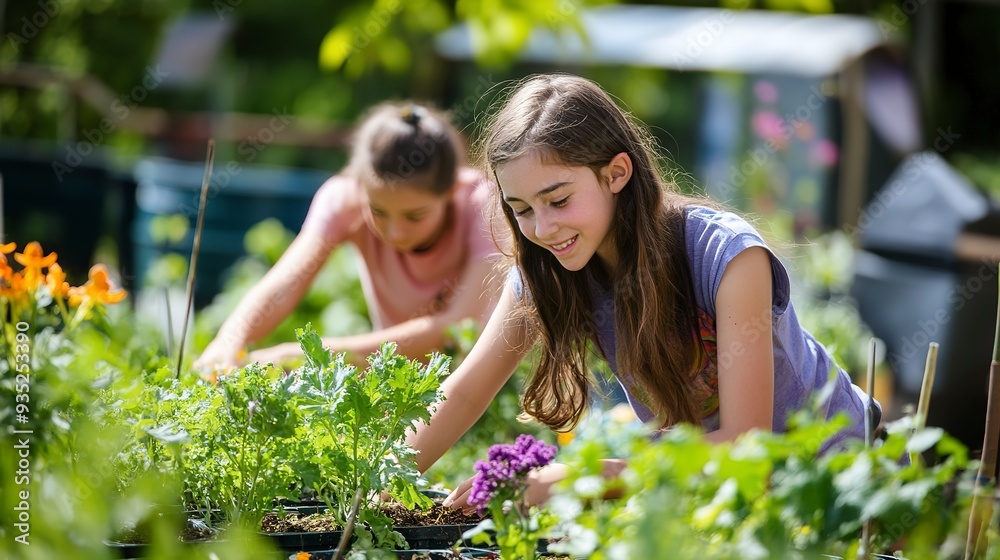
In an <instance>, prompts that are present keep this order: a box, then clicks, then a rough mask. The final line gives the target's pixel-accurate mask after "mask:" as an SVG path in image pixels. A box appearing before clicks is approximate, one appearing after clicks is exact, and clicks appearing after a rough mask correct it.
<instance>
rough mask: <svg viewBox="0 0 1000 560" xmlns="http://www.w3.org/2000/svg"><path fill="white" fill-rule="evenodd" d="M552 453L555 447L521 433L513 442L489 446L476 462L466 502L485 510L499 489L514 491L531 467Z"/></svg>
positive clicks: (540, 464) (548, 460) (543, 462)
mask: <svg viewBox="0 0 1000 560" xmlns="http://www.w3.org/2000/svg"><path fill="white" fill-rule="evenodd" d="M555 456H556V447H555V446H554V445H549V444H547V443H545V442H543V441H538V440H536V439H535V438H533V437H532V436H530V435H528V434H521V435H519V436H517V439H516V440H515V441H514V443H513V444H506V443H498V444H496V445H494V446H492V447H490V450H489V452H488V453H487V455H486V458H487V460H486V461H483V460H479V461H476V476H475V478H474V479H473V480H472V490H470V492H469V505H472V506H476V507H477V508H478V509H479V513H480V514H482V513H483V512H485V511H486V507H487V506H488V505H489V503H490V501H491V500H492V499H494V498H495V497H496V496H497V495H499V494H500V493H501V491H502V490H503V489H508V490H511V493H515V492H517V491H519V490H520V489H521V487H522V486H523V485H524V479H525V478H526V477H527V476H528V473H529V472H531V470H532V469H536V468H538V467H544V466H545V465H548V464H549V463H551V462H552V459H554V458H555Z"/></svg>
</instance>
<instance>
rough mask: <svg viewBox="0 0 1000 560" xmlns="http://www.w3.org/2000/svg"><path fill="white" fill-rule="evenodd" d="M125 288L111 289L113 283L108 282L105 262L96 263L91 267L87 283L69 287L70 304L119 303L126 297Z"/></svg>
mask: <svg viewBox="0 0 1000 560" xmlns="http://www.w3.org/2000/svg"><path fill="white" fill-rule="evenodd" d="M125 295H126V293H125V290H116V291H111V283H110V282H108V269H107V268H105V267H104V265H103V264H95V265H94V266H92V267H91V268H90V273H89V279H88V280H87V283H86V284H84V285H82V286H80V287H78V288H70V289H69V303H70V305H79V304H80V303H84V304H87V303H90V304H91V305H92V304H94V303H105V304H107V303H118V302H119V301H121V300H123V299H125Z"/></svg>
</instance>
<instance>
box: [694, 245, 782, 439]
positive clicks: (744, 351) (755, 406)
mask: <svg viewBox="0 0 1000 560" xmlns="http://www.w3.org/2000/svg"><path fill="white" fill-rule="evenodd" d="M771 282H772V280H771V262H770V257H769V255H768V253H767V251H766V250H765V249H763V248H760V247H752V248H750V249H747V250H745V251H743V252H742V253H740V254H739V255H737V256H736V258H734V259H733V260H732V261H731V262H730V263H729V265H728V266H727V267H726V271H725V272H724V273H723V275H722V282H721V283H720V284H719V291H718V293H717V294H716V296H715V311H716V313H715V316H716V319H715V325H716V334H717V335H718V344H719V345H718V358H717V359H718V367H719V415H720V422H721V423H720V428H719V429H718V430H716V431H714V432H711V433H709V434H708V435H707V437H708V439H709V440H710V441H715V442H719V441H731V440H733V439H735V438H736V437H737V436H739V435H740V434H743V433H745V432H747V431H750V430H751V429H754V428H757V429H761V430H771V425H772V424H771V419H772V416H773V414H774V412H773V411H774V347H773V343H772V336H771V319H772V311H771Z"/></svg>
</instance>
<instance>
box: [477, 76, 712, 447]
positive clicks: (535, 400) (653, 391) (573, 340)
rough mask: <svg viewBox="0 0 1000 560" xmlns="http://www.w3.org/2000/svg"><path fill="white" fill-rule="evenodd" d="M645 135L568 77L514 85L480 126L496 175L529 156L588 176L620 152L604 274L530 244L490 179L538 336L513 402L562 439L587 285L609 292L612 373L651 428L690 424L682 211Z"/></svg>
mask: <svg viewBox="0 0 1000 560" xmlns="http://www.w3.org/2000/svg"><path fill="white" fill-rule="evenodd" d="M653 146H654V144H653V143H652V140H651V137H650V135H649V134H648V132H647V131H646V130H645V129H644V128H643V127H642V126H641V125H640V124H638V123H637V122H635V121H633V120H632V118H631V117H630V116H629V115H627V114H626V113H625V112H624V111H622V110H621V109H619V107H618V106H617V105H616V104H615V103H614V101H613V100H612V99H611V98H610V96H608V94H607V93H605V92H604V90H602V89H601V87H600V86H598V85H597V84H595V83H593V82H591V81H589V80H586V79H584V78H580V77H577V76H569V75H541V76H535V77H532V78H530V79H528V80H526V81H524V82H523V83H522V84H521V85H520V86H519V87H518V88H517V89H516V91H515V92H514V93H513V94H512V95H511V96H510V97H509V99H508V100H507V101H506V103H505V104H504V105H503V107H502V108H501V109H500V110H499V111H498V112H497V113H496V114H495V116H494V117H493V118H492V119H491V120H490V122H489V123H488V125H487V128H486V133H485V135H484V144H483V155H484V157H485V160H486V162H485V163H486V166H487V168H488V170H489V171H490V172H492V173H493V176H494V178H495V177H496V168H497V166H499V165H502V164H504V163H506V162H509V161H511V160H513V159H515V158H517V157H520V156H522V155H524V154H526V153H528V152H529V151H537V152H539V153H541V154H543V157H545V158H546V159H549V160H552V161H556V162H558V163H562V164H565V165H570V166H586V167H589V168H590V169H591V170H593V171H594V173H595V175H597V177H598V180H602V179H601V175H600V173H599V172H598V170H600V169H601V168H603V167H604V166H606V165H607V164H608V163H609V162H610V160H611V158H612V157H614V156H615V155H617V154H620V153H622V152H624V153H626V154H628V156H629V157H630V158H631V160H632V164H633V171H632V177H631V178H630V179H629V182H628V183H627V184H626V185H625V187H624V188H623V189H622V190H621V192H619V193H618V194H617V195H615V201H616V202H615V210H614V219H613V221H612V226H611V230H610V232H609V235H611V236H612V239H613V243H614V247H615V250H616V251H617V257H618V264H617V266H616V268H615V270H613V271H611V272H610V273H609V272H608V271H606V270H604V267H603V265H602V264H601V262H600V260H599V259H597V258H591V259H590V262H588V263H587V265H586V266H585V267H584V268H583V269H582V270H580V271H578V272H571V271H569V270H566V269H565V268H564V267H563V266H562V265H561V264H560V263H559V261H558V260H557V259H556V258H555V256H554V255H552V253H551V252H549V251H548V250H546V249H545V248H542V247H540V246H538V245H536V244H534V243H532V242H531V241H529V240H528V239H527V238H525V236H524V235H523V234H521V232H520V229H519V227H518V224H517V218H516V216H515V215H514V213H513V211H512V210H511V209H510V207H509V206H507V205H506V204H504V203H503V200H502V193H501V192H500V188H499V187H500V185H499V181H497V189H496V192H497V195H498V196H497V197H496V199H497V204H499V206H500V209H501V211H502V212H503V214H504V216H505V217H506V219H507V222H508V224H509V226H510V230H511V233H512V235H513V242H512V243H511V247H512V251H511V253H512V254H511V256H512V257H513V260H514V262H515V263H516V265H517V266H518V267H519V268H520V271H521V277H522V278H523V280H524V283H525V285H526V287H527V290H528V293H529V294H530V296H529V298H522V301H523V302H524V306H522V308H521V309H522V312H523V313H524V316H525V317H526V318H527V319H528V320H529V321H530V323H531V324H532V325H533V327H534V328H535V329H536V330H537V332H538V333H539V335H540V338H541V343H542V352H541V356H540V360H539V364H538V368H537V370H536V371H535V373H534V375H532V377H531V379H530V380H529V381H528V387H527V388H526V390H525V393H524V397H523V406H524V410H525V412H526V413H527V414H528V415H530V416H533V417H534V418H536V419H537V420H539V421H540V422H543V423H545V424H546V425H548V426H549V427H551V428H553V429H568V428H570V427H572V426H573V425H575V424H576V422H577V421H578V420H579V419H580V416H581V415H582V414H583V413H584V412H585V411H586V409H587V401H588V396H589V389H590V387H591V376H590V374H589V373H588V372H587V368H586V358H587V343H588V341H591V340H593V341H595V343H596V337H595V316H597V317H598V320H601V319H600V317H601V315H602V314H603V315H604V316H605V317H608V316H609V314H608V313H607V311H608V310H598V309H594V298H593V292H592V285H593V282H601V283H602V284H604V285H606V286H607V285H610V287H611V290H612V293H613V299H614V314H613V321H614V327H615V344H616V350H617V351H616V354H617V364H615V365H616V366H617V371H618V372H619V375H621V376H622V378H623V379H625V380H626V383H627V384H629V385H630V386H631V388H633V390H637V391H639V392H641V393H644V394H645V395H647V396H648V401H649V402H648V403H646V404H648V405H649V406H650V408H651V410H652V412H654V413H655V414H656V415H657V418H658V420H659V421H660V422H661V427H665V426H669V425H673V424H675V423H677V422H684V421H686V422H697V421H698V420H699V419H698V418H697V416H696V412H695V411H696V406H695V403H694V402H692V397H691V394H690V388H689V378H690V376H691V373H692V370H693V369H694V365H695V364H696V363H698V360H699V359H700V357H701V355H702V354H701V353H702V352H703V349H702V346H701V343H700V340H701V339H700V337H698V336H697V332H698V331H697V324H698V323H697V311H696V309H697V308H696V305H695V300H694V291H693V284H692V280H691V273H690V269H689V266H688V262H687V258H686V256H685V250H684V222H685V212H684V207H685V205H687V204H690V203H692V202H697V203H701V202H703V201H702V200H694V199H690V198H688V197H684V196H682V195H680V194H678V193H677V192H675V191H674V190H673V189H672V188H671V189H668V187H672V186H673V185H672V183H670V184H668V183H667V182H666V181H665V180H664V179H663V175H662V173H661V172H660V167H659V165H658V160H657V158H656V156H655V150H654V147H653Z"/></svg>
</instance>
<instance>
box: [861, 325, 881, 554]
mask: <svg viewBox="0 0 1000 560" xmlns="http://www.w3.org/2000/svg"><path fill="white" fill-rule="evenodd" d="M877 346H878V343H877V342H876V340H875V337H872V338H871V340H870V341H869V342H868V379H867V387H866V392H867V393H868V403H867V404H866V405H865V448H866V449H871V447H872V445H873V443H874V440H875V428H874V426H872V419H873V418H874V414H875V413H874V412H873V411H872V408H873V407H874V406H875V350H876V348H877ZM871 539H872V520H871V519H870V518H869V519H865V523H864V525H862V527H861V546H860V547H859V548H858V558H859V559H861V560H863V559H865V558H868V556H869V555H870V552H869V548H871Z"/></svg>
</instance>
